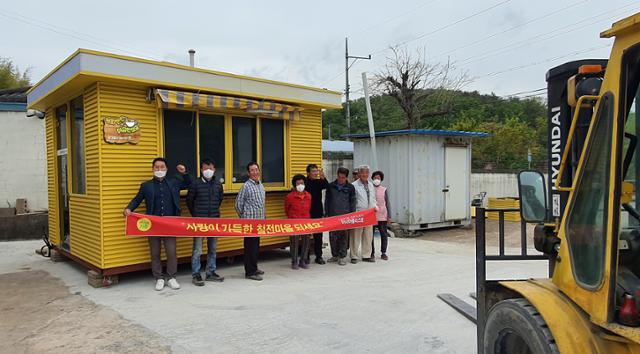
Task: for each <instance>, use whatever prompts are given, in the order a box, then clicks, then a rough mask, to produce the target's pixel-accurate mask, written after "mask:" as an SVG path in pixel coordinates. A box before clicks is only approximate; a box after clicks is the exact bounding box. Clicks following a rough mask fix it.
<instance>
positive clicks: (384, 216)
mask: <svg viewBox="0 0 640 354" xmlns="http://www.w3.org/2000/svg"><path fill="white" fill-rule="evenodd" d="M371 181H372V183H373V186H374V188H373V190H374V191H375V195H376V205H377V206H378V211H376V219H377V220H378V225H377V226H375V227H377V228H378V231H379V232H380V251H381V252H382V255H381V256H380V258H382V259H383V260H385V261H387V260H389V257H388V256H387V245H388V243H389V234H388V233H387V224H388V223H390V222H391V218H390V217H389V215H391V208H390V204H389V191H388V190H387V187H385V186H383V185H382V184H381V183H382V181H384V173H383V172H382V171H376V172H374V173H373V174H372V175H371ZM375 254H376V247H375V245H374V240H371V259H375Z"/></svg>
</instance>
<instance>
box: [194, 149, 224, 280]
mask: <svg viewBox="0 0 640 354" xmlns="http://www.w3.org/2000/svg"><path fill="white" fill-rule="evenodd" d="M200 169H201V177H200V178H198V179H196V180H195V181H194V182H193V183H191V187H190V188H189V192H188V193H187V207H188V208H189V212H191V216H193V217H196V218H200V217H201V218H219V217H220V204H222V198H223V196H224V188H223V187H222V184H221V183H220V182H219V181H218V180H217V178H216V176H215V173H216V168H215V165H214V163H213V161H211V160H210V159H204V160H202V162H201V163H200ZM203 239H204V237H194V238H193V248H192V254H191V277H192V282H193V284H194V285H196V286H204V280H202V275H201V274H200V266H201V265H200V255H201V254H202V242H203ZM206 239H207V269H206V272H205V273H206V274H205V278H204V279H205V280H206V281H215V282H222V281H224V277H221V276H219V275H218V274H217V273H216V245H217V240H218V239H217V238H215V237H207V238H206Z"/></svg>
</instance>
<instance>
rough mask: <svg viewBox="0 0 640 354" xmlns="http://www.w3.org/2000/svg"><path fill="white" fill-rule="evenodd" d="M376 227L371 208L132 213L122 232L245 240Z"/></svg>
mask: <svg viewBox="0 0 640 354" xmlns="http://www.w3.org/2000/svg"><path fill="white" fill-rule="evenodd" d="M375 224H377V221H376V214H375V210H374V209H367V210H363V211H358V212H355V213H350V214H345V215H339V216H332V217H328V218H322V219H273V220H261V219H221V218H192V217H181V216H153V215H143V214H136V213H131V214H130V215H129V216H127V219H126V226H125V229H126V230H125V231H126V235H127V236H129V237H136V236H170V237H245V236H258V237H269V236H292V235H304V234H313V233H320V232H325V231H337V230H346V229H354V228H357V227H364V226H369V225H375Z"/></svg>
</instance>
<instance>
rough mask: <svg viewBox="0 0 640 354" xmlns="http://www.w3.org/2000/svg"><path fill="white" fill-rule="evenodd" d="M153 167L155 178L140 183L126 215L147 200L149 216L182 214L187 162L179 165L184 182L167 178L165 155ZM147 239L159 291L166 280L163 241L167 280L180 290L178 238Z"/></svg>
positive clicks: (151, 237) (150, 237) (188, 178)
mask: <svg viewBox="0 0 640 354" xmlns="http://www.w3.org/2000/svg"><path fill="white" fill-rule="evenodd" d="M152 166H153V167H152V168H153V179H151V180H148V181H146V182H143V183H142V184H141V185H140V190H139V191H138V194H136V196H135V197H133V199H132V200H131V202H130V203H129V205H128V206H127V208H126V209H125V210H124V214H125V215H129V214H131V212H132V211H133V210H136V208H137V207H138V206H139V205H140V203H142V202H143V201H144V202H145V204H146V205H147V215H155V216H180V190H181V189H187V188H188V187H189V185H190V184H191V178H190V176H189V174H187V172H186V168H185V167H184V166H183V165H178V166H176V169H177V170H178V172H179V173H180V174H181V175H182V176H183V181H182V182H180V181H177V180H175V179H173V178H166V176H167V161H166V160H165V159H163V158H162V157H156V158H155V159H154V160H153V163H152ZM147 239H148V240H149V250H150V253H151V271H152V272H153V276H154V277H155V278H156V290H158V291H160V290H162V289H163V288H164V283H165V279H164V275H163V274H162V262H161V261H160V242H163V243H164V249H165V253H166V254H167V274H166V275H167V278H168V280H167V283H168V284H169V287H170V288H171V289H174V290H177V289H180V284H178V281H176V278H175V276H176V272H177V271H178V258H177V256H176V239H175V237H158V236H149V237H147Z"/></svg>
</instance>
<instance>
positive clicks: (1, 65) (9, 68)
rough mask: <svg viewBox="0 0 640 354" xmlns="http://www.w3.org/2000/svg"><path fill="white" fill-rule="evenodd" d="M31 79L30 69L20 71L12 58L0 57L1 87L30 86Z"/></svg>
mask: <svg viewBox="0 0 640 354" xmlns="http://www.w3.org/2000/svg"><path fill="white" fill-rule="evenodd" d="M30 81H31V78H30V73H29V69H27V70H25V71H23V72H20V70H19V69H18V68H17V67H16V66H15V65H13V62H12V61H11V60H10V59H8V58H2V57H0V89H9V88H18V87H25V86H29V85H30Z"/></svg>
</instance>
